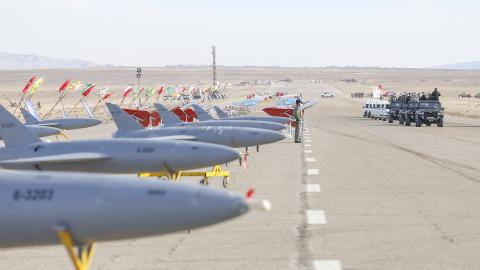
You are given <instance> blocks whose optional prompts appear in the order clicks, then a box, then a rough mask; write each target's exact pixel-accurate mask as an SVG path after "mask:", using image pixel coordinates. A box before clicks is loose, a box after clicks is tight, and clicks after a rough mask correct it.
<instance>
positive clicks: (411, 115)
mask: <svg viewBox="0 0 480 270" xmlns="http://www.w3.org/2000/svg"><path fill="white" fill-rule="evenodd" d="M417 109H418V102H416V101H413V102H412V101H411V102H409V103H407V109H406V110H404V111H403V118H404V119H405V126H410V124H411V123H412V122H414V121H415V112H416V111H417Z"/></svg>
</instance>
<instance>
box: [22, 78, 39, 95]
mask: <svg viewBox="0 0 480 270" xmlns="http://www.w3.org/2000/svg"><path fill="white" fill-rule="evenodd" d="M36 78H37V76H33V77H32V78H30V80H29V81H28V82H27V84H26V85H25V87H24V88H23V90H22V92H23V93H24V94H26V93H27V91H28V89H30V86H32V84H33V81H35V79H36Z"/></svg>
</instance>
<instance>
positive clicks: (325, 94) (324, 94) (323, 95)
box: [322, 91, 335, 98]
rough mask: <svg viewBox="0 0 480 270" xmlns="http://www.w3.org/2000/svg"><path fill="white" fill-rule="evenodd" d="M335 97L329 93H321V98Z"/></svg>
mask: <svg viewBox="0 0 480 270" xmlns="http://www.w3.org/2000/svg"><path fill="white" fill-rule="evenodd" d="M334 97H335V95H334V94H333V93H332V92H330V91H325V92H323V93H322V98H334Z"/></svg>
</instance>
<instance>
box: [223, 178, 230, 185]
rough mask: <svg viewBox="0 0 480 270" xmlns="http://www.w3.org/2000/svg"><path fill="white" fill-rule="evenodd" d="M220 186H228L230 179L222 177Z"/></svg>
mask: <svg viewBox="0 0 480 270" xmlns="http://www.w3.org/2000/svg"><path fill="white" fill-rule="evenodd" d="M222 184H223V187H224V188H227V186H228V184H230V178H229V177H228V176H225V177H223V181H222Z"/></svg>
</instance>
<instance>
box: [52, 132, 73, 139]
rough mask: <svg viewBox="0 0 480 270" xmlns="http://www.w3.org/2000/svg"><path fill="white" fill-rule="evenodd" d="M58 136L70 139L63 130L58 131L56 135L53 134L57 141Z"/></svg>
mask: <svg viewBox="0 0 480 270" xmlns="http://www.w3.org/2000/svg"><path fill="white" fill-rule="evenodd" d="M58 136H62V137H63V138H64V139H65V140H67V141H70V140H72V139H71V138H70V137H69V136H68V135H67V133H65V132H63V131H62V132H60V133H58V134H57V135H55V138H57V141H59V140H58Z"/></svg>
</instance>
